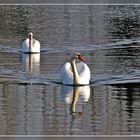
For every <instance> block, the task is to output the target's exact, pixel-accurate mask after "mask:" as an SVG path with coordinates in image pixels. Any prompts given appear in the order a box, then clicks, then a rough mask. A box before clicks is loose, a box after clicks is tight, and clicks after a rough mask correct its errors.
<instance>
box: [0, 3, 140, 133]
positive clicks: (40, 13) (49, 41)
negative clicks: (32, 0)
mask: <svg viewBox="0 0 140 140" xmlns="http://www.w3.org/2000/svg"><path fill="white" fill-rule="evenodd" d="M139 15H140V6H139V5H82V6H81V5H0V21H1V22H0V30H1V33H0V97H1V98H0V135H139V134H140V123H139V122H140V121H139V117H140V107H139V101H140V95H139V92H140V70H139V66H140V64H139V62H140V48H139V45H140V38H139V33H140V28H139V25H140V17H139ZM30 31H32V32H33V33H34V38H36V39H38V40H39V41H40V43H41V53H40V54H33V55H28V54H22V52H21V47H22V46H21V44H22V41H23V40H24V39H25V38H26V37H27V34H28V32H30ZM74 52H80V53H83V54H84V55H85V56H86V63H87V65H88V66H89V67H90V70H91V82H90V85H89V86H83V87H72V86H63V85H61V84H60V82H61V81H60V69H61V66H62V65H63V64H64V62H66V61H68V60H69V58H70V56H71V54H72V53H74Z"/></svg>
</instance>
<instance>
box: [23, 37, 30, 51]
mask: <svg viewBox="0 0 140 140" xmlns="http://www.w3.org/2000/svg"><path fill="white" fill-rule="evenodd" d="M28 51H29V39H28V38H27V39H25V40H24V41H23V43H22V52H28Z"/></svg>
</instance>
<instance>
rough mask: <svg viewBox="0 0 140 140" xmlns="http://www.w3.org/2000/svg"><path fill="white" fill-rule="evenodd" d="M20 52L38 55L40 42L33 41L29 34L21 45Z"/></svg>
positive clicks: (31, 35)
mask: <svg viewBox="0 0 140 140" xmlns="http://www.w3.org/2000/svg"><path fill="white" fill-rule="evenodd" d="M22 52H24V53H40V42H39V41H38V40H36V39H33V34H32V33H29V37H28V38H27V39H26V40H24V42H23V43H22Z"/></svg>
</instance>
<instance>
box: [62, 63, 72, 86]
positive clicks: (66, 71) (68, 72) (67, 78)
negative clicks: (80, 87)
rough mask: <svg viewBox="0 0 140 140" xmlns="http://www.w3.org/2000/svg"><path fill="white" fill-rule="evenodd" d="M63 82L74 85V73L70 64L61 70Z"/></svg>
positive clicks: (66, 64)
mask: <svg viewBox="0 0 140 140" xmlns="http://www.w3.org/2000/svg"><path fill="white" fill-rule="evenodd" d="M61 81H62V83H63V84H68V85H72V84H73V72H72V69H71V64H70V63H69V62H67V63H65V64H64V65H63V66H62V68H61Z"/></svg>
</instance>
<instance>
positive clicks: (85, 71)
mask: <svg viewBox="0 0 140 140" xmlns="http://www.w3.org/2000/svg"><path fill="white" fill-rule="evenodd" d="M75 59H79V60H81V61H83V56H82V55H81V54H79V53H76V54H75V56H74V57H72V58H71V60H70V62H66V63H65V64H64V65H63V66H62V68H61V82H62V84H64V85H75V84H77V85H88V84H89V82H90V69H89V67H88V66H87V64H85V63H84V62H79V63H75Z"/></svg>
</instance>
